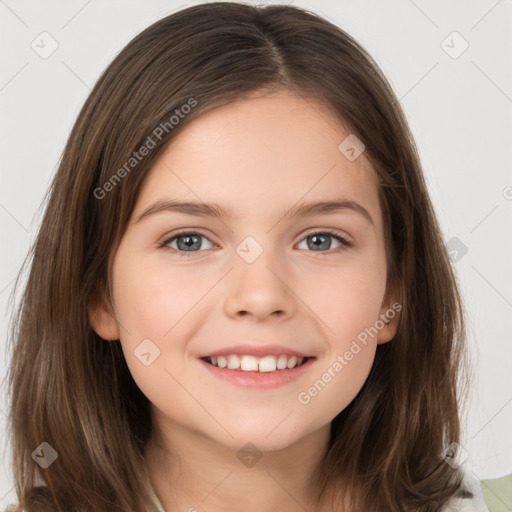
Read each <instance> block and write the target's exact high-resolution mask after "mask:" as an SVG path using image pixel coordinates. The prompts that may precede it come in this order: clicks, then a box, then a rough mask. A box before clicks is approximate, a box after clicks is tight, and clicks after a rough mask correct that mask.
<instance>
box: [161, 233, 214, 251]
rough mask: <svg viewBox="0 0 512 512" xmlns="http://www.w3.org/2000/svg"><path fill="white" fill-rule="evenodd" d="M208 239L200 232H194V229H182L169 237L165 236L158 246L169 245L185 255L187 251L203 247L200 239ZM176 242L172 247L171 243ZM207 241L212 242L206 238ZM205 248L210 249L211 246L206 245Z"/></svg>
mask: <svg viewBox="0 0 512 512" xmlns="http://www.w3.org/2000/svg"><path fill="white" fill-rule="evenodd" d="M203 239H204V240H208V238H206V237H205V236H204V235H202V234H201V233H196V232H195V231H182V232H181V233H178V234H176V235H174V236H172V237H171V238H167V239H166V240H164V241H163V242H162V243H161V244H160V247H169V248H170V249H173V250H174V251H176V252H178V253H180V256H187V253H188V252H198V250H199V249H200V248H203V249H204V247H203V243H202V240H203ZM174 242H176V246H175V247H173V246H172V245H171V244H174ZM208 243H209V244H210V245H211V246H213V244H212V242H210V240H208ZM206 249H211V247H206Z"/></svg>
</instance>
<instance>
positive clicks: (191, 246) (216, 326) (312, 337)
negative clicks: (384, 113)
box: [91, 91, 398, 450]
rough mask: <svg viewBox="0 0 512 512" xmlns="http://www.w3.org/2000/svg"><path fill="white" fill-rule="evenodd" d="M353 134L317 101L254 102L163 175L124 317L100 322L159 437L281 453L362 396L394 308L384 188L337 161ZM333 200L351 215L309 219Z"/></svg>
mask: <svg viewBox="0 0 512 512" xmlns="http://www.w3.org/2000/svg"><path fill="white" fill-rule="evenodd" d="M348 135H349V133H348V132H346V131H344V130H343V128H342V126H341V125H340V123H339V122H338V121H337V120H336V118H335V117H334V116H333V114H332V113H330V112H329V111H328V110H327V109H326V107H323V106H322V105H320V104H317V103H315V102H313V101H312V100H308V101H305V100H304V99H301V98H299V97H297V96H295V95H293V94H292V93H290V92H284V91H279V92H272V93H266V94H263V93H261V92H259V93H254V94H252V95H251V96H250V97H249V98H248V99H246V100H243V101H237V102H235V103H232V104H230V105H228V106H225V107H221V108H218V109H216V110H213V111H211V112H209V113H207V114H204V115H202V116H201V117H199V118H198V119H196V120H194V121H193V122H192V123H191V124H190V125H188V126H187V127H186V128H185V129H184V130H183V131H182V132H181V133H180V134H179V135H178V136H177V137H176V138H175V139H174V140H173V141H172V143H171V145H170V146H168V148H167V149H166V150H165V152H163V153H162V154H161V155H160V156H159V158H158V159H157V161H156V162H155V164H154V166H153V167H152V169H151V171H150V173H149V174H148V176H147V177H146V179H145V181H144V184H143V187H142V190H141V193H140V196H139V199H138V202H137V204H136V206H135V208H134V211H133V215H132V218H131V220H130V223H129V226H128V228H127V230H126V233H125V235H124V237H123V239H122V241H121V243H120V246H119V247H118V250H117V252H116V254H115V258H114V262H113V276H112V283H113V301H114V309H115V312H114V315H110V314H109V313H108V312H106V311H105V310H103V309H101V308H98V309H96V310H94V312H93V313H92V314H91V322H92V324H93V327H94V328H95V330H96V332H97V333H98V334H99V335H100V336H102V337H103V338H104V339H107V340H108V339H120V342H121V345H122V348H123V352H124V356H125V358H126V361H127V364H128V366H129V369H130V371H131V373H132V375H133V378H134V380H135V381H136V383H137V385H138V386H139V387H140V389H141V390H142V392H143V393H144V394H145V395H146V396H147V397H148V399H149V400H150V401H151V403H152V404H153V411H154V413H155V417H156V418H157V419H158V422H159V423H160V425H161V426H162V428H165V425H167V426H168V427H169V428H172V427H174V428H185V429H187V431H189V432H194V433H198V434H200V435H202V436H205V437H206V438H209V439H211V440H213V441H214V442H216V443H219V444H222V445H224V446H228V447H232V448H233V449H235V450H238V449H239V448H240V447H241V446H243V445H244V444H245V443H247V442H252V443H253V444H255V445H256V446H258V447H259V448H260V449H262V450H265V449H268V450H270V449H279V448H283V447H286V446H287V445H290V444H291V443H293V442H295V441H298V440H299V439H300V438H302V437H304V436H306V435H309V434H312V433H314V432H315V431H317V430H319V429H321V428H323V427H325V426H326V425H328V424H329V423H330V422H331V420H332V419H333V418H334V417H335V416H336V415H337V414H338V413H339V412H340V411H342V410H343V409H344V408H345V407H346V406H347V405H348V404H349V403H350V402H351V400H352V399H353V398H354V397H355V395H356V394H357V393H358V391H359V390H360V388H361V387H362V385H363V383H364V381H365V379H366V378H367V376H368V373H369V371H370V368H371V365H372V362H373V359H374V354H375V350H376V346H377V344H378V343H384V342H386V341H389V340H390V339H392V338H393V336H394V334H395V332H396V324H397V320H398V309H397V308H396V302H395V299H396V297H394V296H393V295H392V294H391V293H390V290H389V288H387V283H386V268H387V266H386V265H387V263H386V255H385V245H384V229H383V224H382V222H383V221H382V213H381V210H380V207H379V201H378V193H377V176H376V174H375V172H374V171H373V169H372V168H371V166H370V164H369V163H368V161H367V160H366V158H365V155H364V152H363V153H362V154H361V155H360V156H359V157H357V158H356V159H353V158H350V159H349V158H347V156H346V155H350V156H352V154H351V152H350V151H349V152H348V153H347V152H346V151H345V152H343V151H342V150H340V149H339V146H340V143H342V141H344V139H345V138H346V137H347V136H348ZM344 147H345V146H342V148H344ZM178 202H187V203H192V202H194V203H199V207H192V206H188V207H185V206H181V207H179V206H176V203H178ZM324 202H338V203H341V205H338V207H337V208H334V207H333V206H332V205H331V206H330V207H329V208H323V209H322V208H321V207H316V208H311V207H310V208H309V209H308V210H304V209H302V210H301V207H304V206H305V205H309V206H312V205H315V204H318V205H320V203H324ZM171 203H174V206H172V204H171ZM205 204H215V205H216V208H213V207H212V208H210V209H209V211H208V210H207V209H205V208H204V205H205ZM221 210H222V211H221ZM212 211H215V214H213V213H212ZM286 212H288V213H286ZM393 304H395V307H393ZM209 356H210V357H212V358H213V359H209ZM237 356H238V357H237ZM294 356H295V359H294ZM301 361H302V363H301ZM212 362H213V363H215V362H216V363H217V365H220V366H223V365H224V364H226V365H227V366H226V367H225V368H221V367H219V366H213V365H212V364H211V363H212ZM297 363H301V364H300V365H299V366H296V367H293V366H294V364H297ZM237 364H239V365H241V366H242V368H237ZM283 366H285V368H283ZM274 368H275V369H274Z"/></svg>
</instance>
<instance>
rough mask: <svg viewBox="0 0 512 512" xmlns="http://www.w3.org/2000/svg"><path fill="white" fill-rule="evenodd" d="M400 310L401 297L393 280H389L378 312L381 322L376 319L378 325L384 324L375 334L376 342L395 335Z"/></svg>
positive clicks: (381, 342)
mask: <svg viewBox="0 0 512 512" xmlns="http://www.w3.org/2000/svg"><path fill="white" fill-rule="evenodd" d="M400 311H402V298H401V294H400V293H399V291H398V285H397V284H396V283H395V282H389V284H388V287H387V289H386V294H385V296H384V299H383V300H382V305H381V308H380V312H379V313H380V314H379V320H380V322H382V323H380V322H379V320H377V322H379V323H378V325H379V326H382V324H384V325H383V327H382V329H379V332H378V334H377V343H378V344H383V343H387V342H388V341H391V340H392V339H393V338H394V337H395V335H396V333H397V331H398V324H399V323H400Z"/></svg>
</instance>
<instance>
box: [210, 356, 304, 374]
mask: <svg viewBox="0 0 512 512" xmlns="http://www.w3.org/2000/svg"><path fill="white" fill-rule="evenodd" d="M201 359H202V360H203V361H205V362H207V363H208V364H211V365H212V366H214V367H216V368H226V369H229V370H238V371H240V372H254V373H272V372H280V371H285V370H293V369H294V368H297V367H299V366H302V365H304V364H305V363H306V362H307V361H308V360H310V359H314V357H296V356H287V355H284V354H283V355H280V356H277V357H276V356H264V357H255V356H250V355H242V356H240V355H237V354H231V355H226V356H217V357H213V356H207V357H203V358H201Z"/></svg>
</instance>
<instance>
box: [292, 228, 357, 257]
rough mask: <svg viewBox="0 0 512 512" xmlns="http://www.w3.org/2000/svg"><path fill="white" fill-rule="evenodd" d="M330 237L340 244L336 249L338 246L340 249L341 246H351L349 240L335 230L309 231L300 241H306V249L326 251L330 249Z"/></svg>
mask: <svg viewBox="0 0 512 512" xmlns="http://www.w3.org/2000/svg"><path fill="white" fill-rule="evenodd" d="M332 238H334V239H335V240H336V241H337V242H338V243H339V244H340V246H338V249H339V248H340V247H341V249H342V250H343V248H348V247H352V243H351V242H349V241H348V240H346V239H345V238H343V237H342V236H340V235H338V234H337V233H336V232H334V231H330V230H325V231H315V232H313V233H309V234H308V235H307V236H306V237H305V238H303V239H302V240H301V243H302V242H303V241H306V245H307V249H311V250H312V251H313V252H326V251H327V250H329V249H331V240H330V239H332ZM308 242H311V243H308ZM324 249H325V250H324Z"/></svg>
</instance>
